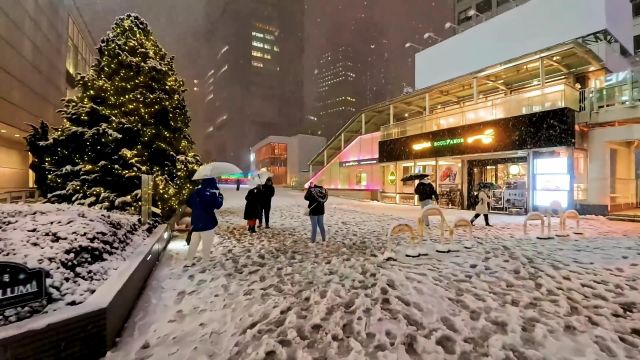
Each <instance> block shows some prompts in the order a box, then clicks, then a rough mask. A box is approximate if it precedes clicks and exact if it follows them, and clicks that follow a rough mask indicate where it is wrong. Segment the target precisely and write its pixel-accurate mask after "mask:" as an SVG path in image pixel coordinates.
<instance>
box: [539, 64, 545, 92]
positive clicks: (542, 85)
mask: <svg viewBox="0 0 640 360" xmlns="http://www.w3.org/2000/svg"><path fill="white" fill-rule="evenodd" d="M539 67H540V87H544V83H545V77H544V59H542V58H541V59H540V62H539Z"/></svg>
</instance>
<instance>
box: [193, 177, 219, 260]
mask: <svg viewBox="0 0 640 360" xmlns="http://www.w3.org/2000/svg"><path fill="white" fill-rule="evenodd" d="M223 202H224V197H223V196H222V193H220V189H219V188H218V184H217V182H216V179H215V178H206V179H203V180H202V184H201V185H200V186H199V187H198V188H196V189H195V190H194V191H193V192H192V193H191V195H189V198H188V199H187V206H188V207H190V208H191V211H192V215H191V232H192V235H191V241H190V244H189V250H188V251H187V261H193V258H194V256H195V255H196V252H197V251H198V246H199V245H200V241H202V258H203V259H204V260H208V259H209V253H210V252H211V245H212V244H213V238H214V237H215V228H216V227H217V226H218V219H217V217H216V213H215V211H216V210H219V209H221V208H222V205H223Z"/></svg>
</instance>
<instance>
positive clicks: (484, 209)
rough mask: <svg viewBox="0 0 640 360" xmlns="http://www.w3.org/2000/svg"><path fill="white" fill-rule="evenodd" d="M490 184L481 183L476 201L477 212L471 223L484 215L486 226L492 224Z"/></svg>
mask: <svg viewBox="0 0 640 360" xmlns="http://www.w3.org/2000/svg"><path fill="white" fill-rule="evenodd" d="M488 191H489V185H488V184H486V183H483V184H480V187H479V190H478V195H477V198H476V200H475V201H474V202H475V203H476V204H475V210H476V213H475V215H473V217H472V218H471V220H470V221H471V225H473V223H474V222H475V221H476V220H477V219H478V218H479V217H480V215H482V216H483V217H484V224H485V225H486V226H492V225H491V224H489V193H488Z"/></svg>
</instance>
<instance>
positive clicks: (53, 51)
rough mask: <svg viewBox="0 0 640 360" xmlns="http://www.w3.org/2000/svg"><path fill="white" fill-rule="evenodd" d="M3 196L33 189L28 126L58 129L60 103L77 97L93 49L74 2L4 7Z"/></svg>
mask: <svg viewBox="0 0 640 360" xmlns="http://www.w3.org/2000/svg"><path fill="white" fill-rule="evenodd" d="M0 23H1V24H3V27H2V31H0V54H2V55H1V56H0V84H2V85H1V86H0V193H5V192H8V191H13V190H22V189H26V188H29V187H31V186H33V177H32V175H31V173H30V172H29V154H28V153H27V152H26V151H25V143H24V139H23V137H24V136H25V135H26V134H27V131H28V126H27V125H26V124H27V123H32V124H37V123H38V122H39V121H40V120H45V121H46V122H47V123H49V124H50V125H51V126H59V125H60V124H61V121H62V120H61V118H60V116H59V115H58V114H57V113H56V110H57V109H60V108H61V107H62V103H61V102H60V99H62V98H63V97H65V96H68V95H72V94H73V92H74V91H73V88H74V75H75V74H76V73H86V72H87V71H88V70H89V67H90V64H91V62H92V60H93V58H94V56H95V53H96V51H95V43H94V40H93V39H92V37H91V35H90V33H89V31H88V30H87V27H86V25H85V23H84V20H83V18H82V15H81V14H80V13H79V11H78V10H77V8H76V7H75V4H74V2H73V1H71V0H61V1H37V2H28V3H27V2H24V1H2V2H0Z"/></svg>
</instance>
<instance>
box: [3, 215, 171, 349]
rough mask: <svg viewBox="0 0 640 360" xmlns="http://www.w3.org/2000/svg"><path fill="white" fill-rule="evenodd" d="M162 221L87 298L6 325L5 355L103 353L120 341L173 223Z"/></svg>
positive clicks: (163, 247)
mask: <svg viewBox="0 0 640 360" xmlns="http://www.w3.org/2000/svg"><path fill="white" fill-rule="evenodd" d="M179 215H180V212H179V213H178V214H176V216H174V218H172V219H171V221H170V222H169V224H166V225H162V226H159V227H158V228H157V229H156V230H155V231H154V232H153V233H152V234H151V235H150V236H149V238H148V239H147V241H146V242H145V243H144V244H143V245H141V246H140V248H139V249H138V250H136V252H135V253H134V254H133V255H132V256H131V257H130V259H129V260H128V261H127V263H125V264H124V265H123V266H122V268H120V269H119V270H118V271H116V272H115V273H114V274H113V276H112V277H111V278H109V280H107V281H106V282H105V283H104V284H102V286H100V288H99V289H98V290H97V291H96V292H95V293H94V294H93V295H91V297H90V298H89V299H87V301H86V302H84V303H83V304H80V305H78V306H73V307H69V308H65V309H62V310H60V311H56V312H53V313H50V314H45V315H41V316H37V317H34V318H31V319H28V320H25V321H21V322H18V323H15V324H11V325H8V326H5V327H3V328H0V359H2V360H22V359H39V360H41V359H42V360H44V359H64V360H72V359H78V360H90V359H100V358H102V357H104V356H105V354H106V353H107V351H108V350H109V349H110V348H111V347H113V346H114V345H115V341H116V339H117V338H118V336H119V334H120V332H121V330H122V328H123V327H124V325H125V323H126V322H127V320H128V318H129V315H130V314H131V311H132V310H133V307H134V306H135V304H136V302H137V300H138V297H139V295H140V293H141V291H142V290H143V289H144V286H145V283H146V281H147V279H148V278H149V275H150V274H151V273H152V272H153V269H154V268H155V266H156V264H157V262H158V261H159V259H160V256H161V255H162V253H163V252H164V250H165V248H166V246H167V244H168V242H169V240H170V238H171V229H172V228H173V224H174V223H175V221H176V220H177V219H178V218H179Z"/></svg>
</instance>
